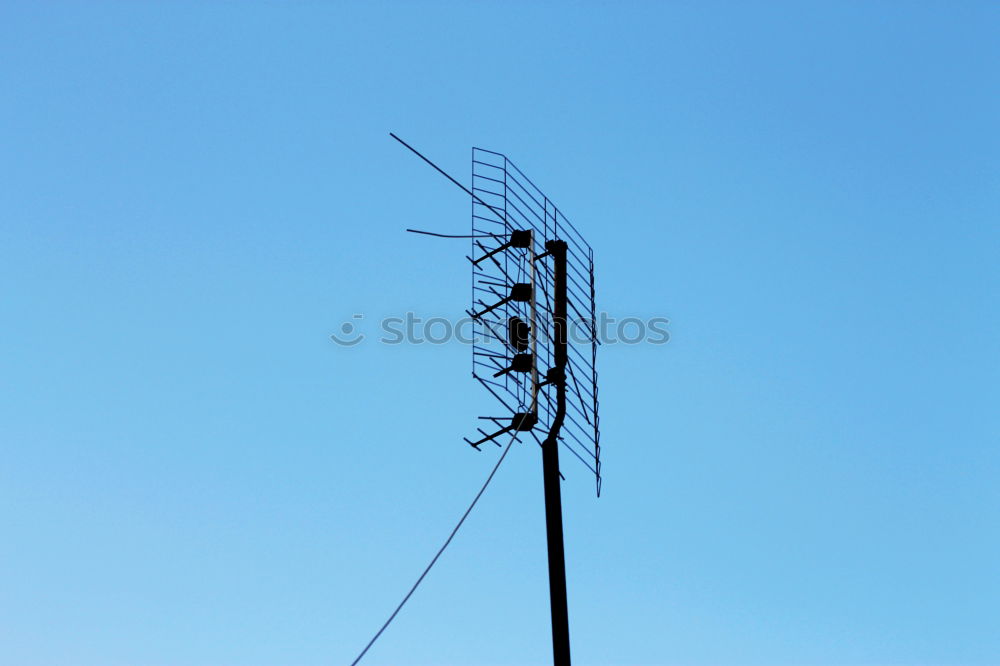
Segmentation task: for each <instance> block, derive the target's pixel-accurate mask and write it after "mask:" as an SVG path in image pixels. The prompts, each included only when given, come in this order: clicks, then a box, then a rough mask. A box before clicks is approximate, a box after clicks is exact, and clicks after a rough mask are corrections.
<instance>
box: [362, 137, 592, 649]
mask: <svg viewBox="0 0 1000 666" xmlns="http://www.w3.org/2000/svg"><path fill="white" fill-rule="evenodd" d="M389 134H390V136H391V137H392V138H393V139H395V140H396V141H398V142H399V143H401V144H402V145H403V146H405V147H406V148H408V149H409V150H410V151H412V152H413V153H414V154H415V155H416V156H417V157H419V158H420V159H422V160H423V161H424V162H426V163H427V164H429V165H430V166H431V167H433V168H434V169H435V170H436V171H438V172H439V173H440V174H441V175H443V176H444V177H445V178H447V179H448V180H450V181H451V182H452V183H454V184H455V185H456V186H458V187H459V188H461V189H462V190H463V191H465V192H466V194H468V195H469V196H470V198H471V200H472V231H471V234H469V235H468V236H456V235H449V234H438V233H434V232H427V231H418V230H415V229H408V230H407V231H413V232H415V233H422V234H428V235H431V236H442V237H446V238H463V237H465V238H469V239H470V240H471V251H470V254H469V255H467V257H466V258H467V259H468V261H469V263H470V264H471V267H472V304H471V306H470V308H469V310H467V311H466V312H467V314H468V315H469V316H470V317H471V318H472V321H473V326H474V335H473V339H474V342H473V345H472V376H473V378H474V379H475V380H476V381H477V382H478V383H479V384H480V385H482V386H483V387H484V388H485V389H486V390H487V391H488V392H489V393H490V394H491V395H492V396H493V398H495V399H496V401H497V402H498V403H499V406H500V407H502V408H503V409H504V410H505V412H506V413H505V414H503V415H500V416H496V415H493V416H481V417H480V419H481V420H484V421H487V422H489V423H491V424H492V425H493V427H494V429H493V431H492V432H488V431H486V430H483V429H482V428H477V430H478V432H479V436H478V437H477V438H475V439H468V438H466V439H465V441H466V442H467V443H468V444H469V445H470V446H472V447H473V448H475V449H477V450H481V449H480V447H481V446H482V445H484V444H487V443H489V442H493V443H495V444H497V445H498V446H500V443H499V442H497V441H496V440H497V439H498V438H499V437H501V436H503V435H505V434H507V433H510V443H508V445H507V447H506V448H504V449H503V453H502V454H501V456H500V459H499V460H498V461H497V463H496V467H494V468H493V472H491V474H490V476H489V478H488V479H487V481H486V484H488V483H489V481H490V479H492V478H493V474H495V473H496V469H497V467H499V464H500V462H501V461H502V460H503V458H504V457H505V456H506V454H507V451H508V450H509V449H510V444H511V443H513V442H515V441H517V442H520V441H521V439H520V438H521V437H527V436H530V437H531V438H532V439H534V440H535V441H536V442H537V443H538V445H539V446H540V447H541V451H542V476H543V480H544V498H545V526H546V539H547V546H548V569H549V598H550V606H551V616H552V652H553V662H554V664H555V666H569V664H570V642H569V611H568V607H567V601H566V559H565V548H564V543H563V524H562V495H561V491H560V487H559V484H560V479H561V478H563V477H562V474H561V472H560V466H559V449H560V445H562V448H564V449H566V450H567V451H569V452H570V453H572V454H573V456H575V457H576V458H577V459H579V461H580V462H581V463H583V465H584V466H585V467H586V468H587V469H588V470H589V471H590V472H591V473H592V474H593V475H594V479H595V486H596V491H597V495H598V496H600V494H601V446H600V419H599V417H598V405H599V403H598V395H597V369H596V363H597V347H598V345H599V344H600V343H599V341H598V336H597V323H596V312H597V310H596V304H595V294H596V290H595V285H594V253H593V250H592V249H591V248H590V246H589V245H588V244H587V242H586V241H585V240H584V238H583V236H582V235H581V234H580V233H579V231H577V229H576V228H575V227H574V226H573V225H572V224H570V222H569V220H567V219H566V217H565V216H564V215H563V214H562V213H561V212H560V210H559V208H558V207H557V206H556V205H555V204H554V203H553V202H552V201H551V200H550V199H549V198H548V197H547V196H546V195H545V194H544V193H543V192H542V191H541V190H540V189H539V188H538V187H537V186H536V185H535V184H534V183H533V182H532V181H531V180H530V179H529V178H528V177H527V176H526V175H524V173H523V172H522V171H521V170H520V169H518V168H517V167H516V166H515V165H514V164H513V163H512V162H511V161H510V160H509V159H508V158H507V156H506V155H504V154H502V153H497V152H494V151H490V150H485V149H483V148H473V149H472V188H471V189H469V188H467V187H466V186H465V185H462V184H461V183H460V182H458V181H457V180H455V179H454V178H453V177H452V176H450V175H449V174H448V173H446V172H445V171H444V170H443V169H441V168H440V167H438V166H437V165H436V164H434V162H432V161H431V160H430V159H428V158H427V157H425V156H424V155H423V154H421V153H420V152H419V151H418V150H416V149H415V148H414V147H413V146H411V145H410V144H408V143H406V142H405V141H403V140H402V139H401V138H399V137H398V136H396V135H395V134H393V133H391V132H390V133H389ZM539 433H542V436H540V435H539ZM485 489H486V485H484V486H483V489H482V490H480V491H479V494H478V495H476V498H475V499H474V500H473V503H472V506H475V503H476V501H478V499H479V497H480V496H481V495H482V493H483V491H484V490H485ZM472 506H470V507H469V509H468V510H467V511H466V512H465V515H463V517H462V519H461V520H460V521H459V523H458V525H457V526H456V527H455V529H454V530H453V531H452V533H451V535H450V536H449V537H448V540H447V541H445V544H444V546H442V547H441V550H439V551H438V553H437V555H435V557H434V559H433V560H431V564H430V565H428V567H427V569H425V570H424V573H423V574H422V575H421V576H420V578H419V579H418V580H417V583H416V584H415V585H414V586H413V587H412V588H411V589H410V592H409V593H408V594H407V595H406V597H404V599H403V602H402V603H400V604H399V606H398V607H397V608H396V611H395V612H394V613H393V614H392V615H391V616H390V617H389V620H388V621H386V623H385V624H384V625H383V626H382V628H381V629H380V630H379V632H378V633H376V634H375V637H374V638H372V640H371V642H369V644H368V646H367V647H366V648H365V650H364V651H362V653H361V655H359V656H358V658H357V659H356V660H355V662H354V663H357V662H358V661H359V660H360V659H361V657H362V656H364V654H365V652H366V651H367V650H368V648H369V647H371V645H372V643H374V641H375V640H376V639H377V638H378V636H379V635H380V634H381V633H382V631H384V630H385V628H386V626H388V624H389V622H391V621H392V619H393V618H394V617H395V616H396V613H398V612H399V610H400V608H402V606H403V604H404V603H406V600H407V599H409V597H410V595H412V594H413V591H414V590H415V589H416V587H417V585H419V584H420V581H421V580H423V577H424V576H425V575H426V574H427V572H428V571H429V570H430V567H431V566H433V564H434V562H436V561H437V558H438V557H439V556H440V555H441V552H443V550H444V548H445V547H446V546H447V545H448V543H450V541H451V539H452V537H454V535H455V532H457V530H458V527H459V526H461V524H462V522H463V521H464V520H465V517H466V516H468V514H469V511H471V510H472Z"/></svg>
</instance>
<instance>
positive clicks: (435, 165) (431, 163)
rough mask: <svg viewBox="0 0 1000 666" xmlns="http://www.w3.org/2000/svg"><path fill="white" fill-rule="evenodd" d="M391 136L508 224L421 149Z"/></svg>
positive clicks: (498, 213)
mask: <svg viewBox="0 0 1000 666" xmlns="http://www.w3.org/2000/svg"><path fill="white" fill-rule="evenodd" d="M389 136H391V137H392V138H393V139H395V140H396V141H399V142H400V143H401V144H403V145H404V146H406V147H407V148H409V149H410V151H412V152H413V154H414V155H416V156H417V157H419V158H420V159H422V160H423V161H424V162H427V163H428V164H430V165H431V166H432V167H434V169H435V170H436V171H437V172H438V173H439V174H441V175H442V176H444V177H445V178H447V179H448V180H450V181H451V182H453V183H455V184H456V185H458V186H459V187H461V188H462V189H463V190H465V193H466V194H468V195H469V196H470V197H472V198H473V199H475V200H476V201H478V202H479V203H481V204H483V205H484V206H486V207H487V208H489V209H490V210H491V211H493V214H494V215H496V216H497V217H499V218H500V221H501V222H503V223H504V224H505V225H506V224H507V218H506V217H504V216H503V213H501V212H500V211H498V210H497V209H496V208H494V207H493V206H491V205H489V204H488V203H486V202H485V201H483V200H482V199H480V198H479V197H478V196H476V194H475V192H473V191H472V190H470V189H469V188H467V187H466V186H465V185H462V183H460V182H458V181H457V180H455V179H454V178H452V177H451V176H450V175H448V173H447V172H446V171H445V170H444V169H442V168H441V167H439V166H438V165H437V164H434V162H431V161H430V160H429V159H427V158H426V157H424V156H423V155H422V154H421V153H420V151H419V150H417V149H416V148H414V147H413V146H411V145H410V144H408V143H406V142H405V141H403V140H402V139H400V138H399V137H398V136H396V135H395V134H393V133H392V132H389Z"/></svg>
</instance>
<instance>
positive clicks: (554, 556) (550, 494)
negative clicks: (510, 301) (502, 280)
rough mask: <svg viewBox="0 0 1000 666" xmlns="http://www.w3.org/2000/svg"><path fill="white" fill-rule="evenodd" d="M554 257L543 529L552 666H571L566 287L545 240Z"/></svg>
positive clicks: (559, 249) (561, 258)
mask: <svg viewBox="0 0 1000 666" xmlns="http://www.w3.org/2000/svg"><path fill="white" fill-rule="evenodd" d="M545 249H546V250H547V253H550V254H551V255H552V260H553V271H552V273H553V280H552V282H553V292H554V293H553V295H552V296H553V304H552V305H553V308H552V309H553V312H552V314H553V317H552V318H553V328H554V329H555V331H554V333H555V340H554V342H553V361H554V366H553V369H554V370H556V372H555V373H553V377H554V379H555V385H556V413H555V417H554V418H553V419H552V424H551V427H550V428H549V434H548V436H547V437H546V438H545V441H544V442H543V443H542V477H543V479H544V484H545V532H546V538H547V540H548V551H549V597H550V602H551V606H552V656H553V663H554V664H555V666H570V656H569V610H568V604H567V601H566V552H565V548H564V545H563V525H562V494H561V492H560V489H559V431H560V430H561V429H562V425H563V421H564V420H565V419H566V364H567V361H568V351H567V342H568V339H569V338H568V335H567V330H566V329H567V320H566V306H567V288H566V242H565V241H561V240H553V241H548V242H547V243H546V244H545Z"/></svg>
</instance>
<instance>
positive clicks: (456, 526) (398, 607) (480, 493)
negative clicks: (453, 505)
mask: <svg viewBox="0 0 1000 666" xmlns="http://www.w3.org/2000/svg"><path fill="white" fill-rule="evenodd" d="M516 434H517V433H516V432H515V433H514V435H515V436H516ZM514 440H515V437H514V436H512V437H511V438H510V441H509V442H507V448H505V449H504V450H503V453H502V454H500V459H499V460H497V464H496V465H494V466H493V471H492V472H490V475H489V476H488V477H486V481H485V483H483V487H482V488H480V489H479V492H478V493H476V496H475V497H474V498H472V504H470V505H469V508H468V509H466V510H465V513H463V514H462V517H461V518H460V519H459V521H458V524H457V525H455V529H453V530H452V531H451V534H449V535H448V538H447V539H445V542H444V544H443V545H442V546H441V548H439V549H438V552H437V554H436V555H434V559H432V560H431V563H430V564H428V565H427V568H426V569H424V572H423V573H422V574H420V578H418V579H417V582H416V583H414V584H413V587H411V588H410V591H409V592H407V593H406V596H405V597H403V600H402V601H400V602H399V605H398V606H396V610H394V611H392V615H390V616H389V619H388V620H386V621H385V624H383V625H382V628H381V629H379V630H378V631H377V632H375V635H374V636H372V639H371V640H370V641H368V645H366V646H365V649H364V650H362V651H361V654H359V655H358V656H357V658H355V660H354V661H352V662H351V666H356V664H357V663H358V662H359V661H361V658H362V657H364V656H365V653H366V652H368V649H369V648H370V647H371V646H372V645H374V644H375V641H377V640H378V637H379V636H381V635H382V632H383V631H385V629H386V627H388V626H389V623H390V622H392V621H393V620H394V619H395V617H396V615H397V614H398V613H399V611H400V610H401V609H402V608H403V604H405V603H406V602H407V601H409V599H410V597H411V596H412V595H413V593H414V592H415V591H416V589H417V586H418V585H420V583H421V582H422V581H423V580H424V576H426V575H427V573H428V572H429V571H430V570H431V567H433V566H434V563H435V562H437V561H438V558H439V557H441V553H443V552H444V549H445V548H447V547H448V544H450V543H451V540H452V539H454V538H455V534H456V533H457V532H458V528H460V527H461V526H462V523H464V522H465V519H466V518H468V517H469V514H470V513H472V508H473V507H474V506H476V502H478V501H479V498H480V497H482V496H483V493H484V492H486V487H487V486H488V485H490V481H492V480H493V476H494V475H495V474H496V473H497V470H498V469H500V463H502V462H503V459H504V458H506V457H507V452H508V451H510V447H511V445H512V444H513V443H514Z"/></svg>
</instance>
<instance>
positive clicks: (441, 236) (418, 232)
mask: <svg viewBox="0 0 1000 666" xmlns="http://www.w3.org/2000/svg"><path fill="white" fill-rule="evenodd" d="M407 231H409V232H410V233H411V234H424V235H425V236H437V237H438V238H502V237H503V236H502V235H501V234H465V235H457V236H456V235H454V234H438V233H434V232H433V231H421V230H420V229H407Z"/></svg>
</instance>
